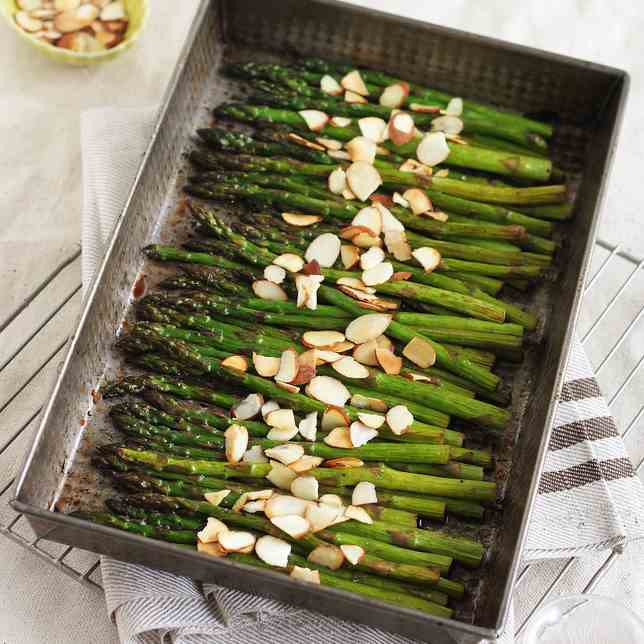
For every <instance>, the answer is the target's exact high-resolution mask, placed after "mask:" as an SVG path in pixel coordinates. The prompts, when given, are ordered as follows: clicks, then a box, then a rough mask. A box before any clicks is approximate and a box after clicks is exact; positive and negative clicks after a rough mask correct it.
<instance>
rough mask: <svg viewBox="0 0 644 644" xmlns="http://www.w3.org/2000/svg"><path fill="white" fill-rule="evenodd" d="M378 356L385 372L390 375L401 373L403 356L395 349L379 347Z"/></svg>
mask: <svg viewBox="0 0 644 644" xmlns="http://www.w3.org/2000/svg"><path fill="white" fill-rule="evenodd" d="M376 357H377V358H378V363H379V364H380V366H381V367H382V368H383V370H384V372H385V373H387V374H389V375H398V374H399V373H400V370H401V369H402V358H400V357H399V356H397V355H395V354H394V353H393V351H389V349H381V348H380V347H378V348H377V349H376Z"/></svg>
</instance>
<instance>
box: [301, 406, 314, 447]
mask: <svg viewBox="0 0 644 644" xmlns="http://www.w3.org/2000/svg"><path fill="white" fill-rule="evenodd" d="M317 427H318V413H317V411H312V412H311V413H310V414H307V415H306V416H305V417H304V418H303V419H302V420H301V421H300V424H299V425H298V430H299V432H300V436H302V438H304V439H305V440H307V441H314V440H315V435H316V434H317Z"/></svg>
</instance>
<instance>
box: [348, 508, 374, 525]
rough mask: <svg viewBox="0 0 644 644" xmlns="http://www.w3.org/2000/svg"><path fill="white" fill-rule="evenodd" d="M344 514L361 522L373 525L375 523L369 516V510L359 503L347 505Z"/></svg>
mask: <svg viewBox="0 0 644 644" xmlns="http://www.w3.org/2000/svg"><path fill="white" fill-rule="evenodd" d="M344 516H345V517H348V518H349V519H355V520H356V521H359V522H360V523H366V524H367V525H371V524H372V523H373V519H372V518H371V517H370V516H369V514H368V513H367V511H366V510H365V509H364V508H361V507H360V506H357V505H350V506H349V507H347V509H346V510H345V511H344Z"/></svg>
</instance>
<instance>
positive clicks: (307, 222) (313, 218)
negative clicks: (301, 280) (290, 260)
mask: <svg viewBox="0 0 644 644" xmlns="http://www.w3.org/2000/svg"><path fill="white" fill-rule="evenodd" d="M282 219H283V220H284V221H285V222H286V223H287V224H290V225H291V226H298V227H300V228H304V227H306V226H312V225H313V224H317V223H319V222H320V221H322V217H321V216H320V215H305V214H302V213H299V212H283V213H282ZM278 266H279V264H278ZM292 272H295V273H296V272H297V271H292Z"/></svg>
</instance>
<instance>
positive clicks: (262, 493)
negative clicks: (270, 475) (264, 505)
mask: <svg viewBox="0 0 644 644" xmlns="http://www.w3.org/2000/svg"><path fill="white" fill-rule="evenodd" d="M273 494H275V490H272V489H270V488H267V489H265V490H251V491H250V492H247V493H246V496H247V497H248V500H249V501H257V500H258V499H259V500H264V501H267V500H268V499H270V498H271V497H272V496H273Z"/></svg>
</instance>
